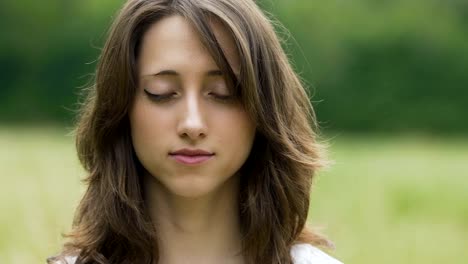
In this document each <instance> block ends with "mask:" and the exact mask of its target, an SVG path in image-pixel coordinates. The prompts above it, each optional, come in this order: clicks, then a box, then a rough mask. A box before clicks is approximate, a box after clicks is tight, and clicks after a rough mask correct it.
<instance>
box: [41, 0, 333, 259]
mask: <svg viewBox="0 0 468 264" xmlns="http://www.w3.org/2000/svg"><path fill="white" fill-rule="evenodd" d="M170 15H180V16H183V17H185V18H186V19H188V21H190V22H191V23H192V24H193V25H194V27H195V28H196V30H197V31H198V33H199V35H200V38H201V40H202V42H203V43H204V45H205V46H206V47H207V49H208V50H209V52H210V54H211V55H212V56H213V59H214V60H215V61H216V63H217V64H218V66H219V67H220V68H221V69H222V70H223V72H225V73H226V76H227V77H226V78H227V79H228V81H229V82H231V83H235V84H237V85H236V86H235V87H237V92H238V95H239V97H240V100H241V102H242V103H243V106H244V107H245V109H246V111H247V112H248V113H249V114H250V115H251V117H252V118H253V120H255V122H256V124H257V131H256V136H255V141H254V144H253V147H252V150H251V153H250V156H249V158H248V159H247V161H246V162H245V164H244V165H243V166H242V168H241V183H240V184H241V185H240V193H239V201H240V202H239V208H238V210H239V216H240V219H241V221H240V223H241V231H242V237H243V241H242V245H243V255H244V256H245V260H246V262H247V263H249V264H254V263H273V264H280V263H281V264H289V263H292V259H291V256H290V249H291V246H292V245H293V244H294V243H298V242H305V243H311V244H313V245H325V246H326V245H330V243H329V241H328V240H326V239H325V238H323V237H321V236H319V235H318V234H316V233H314V232H312V231H310V229H309V228H308V227H306V220H307V215H308V211H309V197H310V192H311V185H312V179H313V176H314V175H315V173H316V171H317V170H318V169H319V168H320V167H321V166H323V165H324V163H325V160H324V158H323V155H322V154H323V147H322V145H321V144H320V143H318V140H317V134H316V132H315V131H316V126H317V125H316V118H315V115H314V112H313V108H312V105H311V103H310V100H309V96H308V93H307V92H306V89H305V88H304V86H303V84H302V83H301V81H300V79H299V78H298V76H297V75H296V73H295V72H294V71H293V69H292V67H291V65H290V63H289V60H288V58H287V56H286V55H285V52H284V51H283V49H282V47H281V43H280V41H279V39H278V37H277V35H276V33H275V30H274V28H273V26H272V21H271V18H268V17H267V16H266V15H264V13H263V12H262V11H261V10H260V9H259V8H258V7H257V5H256V4H255V2H254V1H253V0H129V1H127V3H126V4H125V5H124V6H123V8H122V9H121V11H120V13H119V14H118V16H117V17H116V19H115V20H114V23H113V24H112V26H111V28H110V31H109V35H108V38H107V42H106V44H105V46H104V48H103V50H102V54H101V56H100V58H99V62H98V65H97V70H96V75H95V82H94V85H93V86H92V87H91V88H90V89H89V92H88V94H87V97H86V101H85V102H84V104H83V106H82V109H81V112H80V115H79V120H78V124H77V127H76V146H77V151H78V156H79V159H80V161H81V163H82V165H83V167H84V168H85V169H86V171H87V172H88V173H89V174H88V177H87V178H86V180H85V182H86V184H87V185H88V188H87V190H86V193H85V195H84V197H83V198H82V200H81V203H80V205H79V207H78V209H77V211H76V214H75V218H74V221H73V229H72V231H71V232H70V234H68V235H67V237H68V242H67V243H66V244H65V245H64V250H63V252H62V253H61V255H60V256H59V257H64V256H67V255H76V256H78V259H77V262H76V263H102V264H104V263H112V264H116V263H157V260H158V259H159V253H158V252H157V250H155V248H158V247H157V244H156V240H157V239H155V238H156V237H157V230H155V229H154V227H153V225H152V224H151V220H150V219H149V216H148V214H147V210H146V208H145V202H144V199H143V195H142V188H141V180H142V179H141V176H142V175H141V172H142V165H141V164H140V163H139V161H138V159H137V158H136V156H135V154H134V151H133V146H132V143H131V140H130V130H129V119H128V111H129V109H130V107H131V105H132V102H133V99H134V95H135V89H136V87H137V86H138V83H137V77H136V76H137V67H136V62H137V60H138V55H139V54H138V53H139V47H140V42H141V39H142V36H143V35H144V34H145V32H146V30H147V29H148V28H149V26H150V25H152V24H153V23H155V22H157V21H158V20H160V19H161V18H163V17H166V16H170ZM213 18H214V19H217V20H219V21H220V22H221V23H222V24H223V25H224V26H225V27H226V28H227V29H228V30H229V31H230V34H232V36H233V38H234V40H235V44H236V47H237V52H238V53H239V55H240V60H241V62H240V64H241V69H240V74H239V77H238V78H237V77H236V76H235V75H234V74H233V71H232V69H231V67H230V66H229V64H228V62H227V60H226V57H225V56H224V53H223V51H222V49H221V47H220V45H219V43H218V41H217V39H216V38H215V36H214V33H213V31H212V28H211V27H210V24H209V20H210V19H213ZM56 259H58V258H57V257H55V258H50V259H49V261H50V262H49V263H51V262H52V261H54V260H56Z"/></svg>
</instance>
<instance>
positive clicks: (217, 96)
mask: <svg viewBox="0 0 468 264" xmlns="http://www.w3.org/2000/svg"><path fill="white" fill-rule="evenodd" d="M209 94H210V95H211V96H213V97H214V98H215V99H216V100H220V101H223V102H228V101H231V100H233V99H234V96H232V95H230V94H228V95H223V94H217V93H209Z"/></svg>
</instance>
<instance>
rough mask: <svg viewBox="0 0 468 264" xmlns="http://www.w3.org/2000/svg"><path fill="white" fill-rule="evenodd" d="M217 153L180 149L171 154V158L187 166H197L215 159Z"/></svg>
mask: <svg viewBox="0 0 468 264" xmlns="http://www.w3.org/2000/svg"><path fill="white" fill-rule="evenodd" d="M214 155H215V153H213V152H210V151H206V150H202V149H180V150H177V151H174V152H171V153H169V156H170V157H171V158H173V159H174V160H176V161H177V162H179V163H182V164H185V165H196V164H200V163H203V162H205V161H208V160H210V159H212V158H213V156H214Z"/></svg>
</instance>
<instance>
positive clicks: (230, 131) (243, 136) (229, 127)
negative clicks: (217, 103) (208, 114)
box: [217, 111, 255, 154]
mask: <svg viewBox="0 0 468 264" xmlns="http://www.w3.org/2000/svg"><path fill="white" fill-rule="evenodd" d="M217 120H220V122H218V128H219V129H220V131H221V133H220V134H222V141H223V142H221V144H222V145H221V146H229V148H230V149H232V150H235V151H234V152H239V151H240V152H246V151H247V152H250V148H251V146H252V142H253V138H254V135H255V125H254V124H253V122H252V121H251V120H250V119H249V118H248V115H247V113H245V112H242V111H234V112H231V113H229V114H226V115H224V116H222V117H221V116H220V117H218V118H217ZM233 154H235V153H233Z"/></svg>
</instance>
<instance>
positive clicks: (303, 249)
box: [291, 244, 343, 264]
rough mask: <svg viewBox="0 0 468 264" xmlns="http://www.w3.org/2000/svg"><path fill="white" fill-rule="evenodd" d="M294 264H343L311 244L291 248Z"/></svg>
mask: <svg viewBox="0 0 468 264" xmlns="http://www.w3.org/2000/svg"><path fill="white" fill-rule="evenodd" d="M291 256H292V258H293V263H294V264H343V263H342V262H340V261H339V260H337V259H335V258H333V257H331V256H329V255H327V254H326V253H325V252H323V251H322V250H320V249H318V248H316V247H314V246H312V245H310V244H296V245H293V246H292V248H291Z"/></svg>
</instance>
